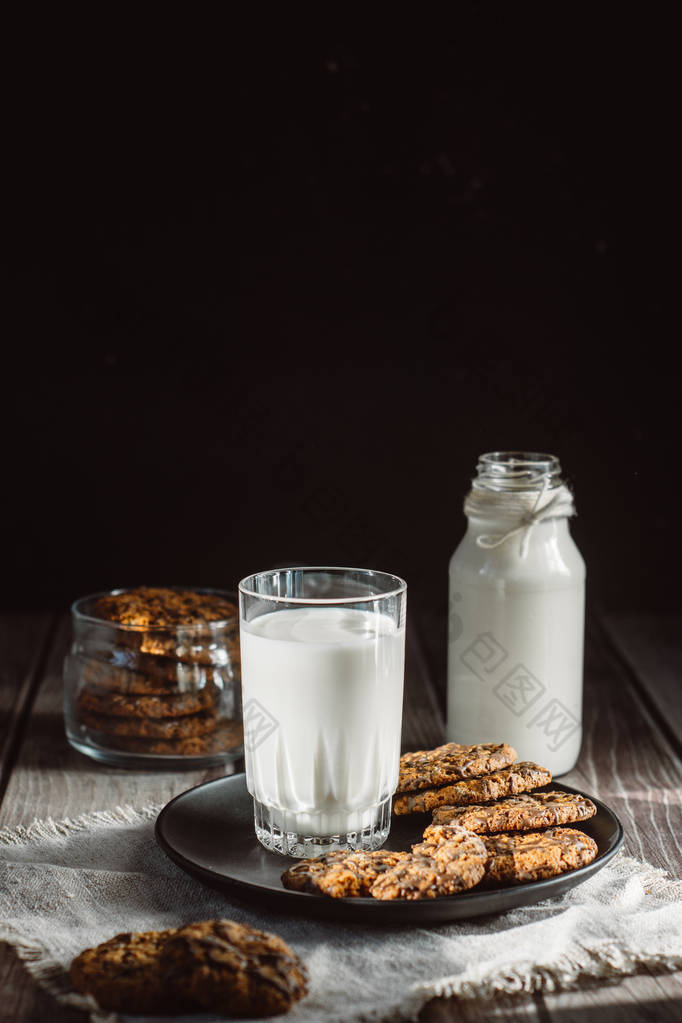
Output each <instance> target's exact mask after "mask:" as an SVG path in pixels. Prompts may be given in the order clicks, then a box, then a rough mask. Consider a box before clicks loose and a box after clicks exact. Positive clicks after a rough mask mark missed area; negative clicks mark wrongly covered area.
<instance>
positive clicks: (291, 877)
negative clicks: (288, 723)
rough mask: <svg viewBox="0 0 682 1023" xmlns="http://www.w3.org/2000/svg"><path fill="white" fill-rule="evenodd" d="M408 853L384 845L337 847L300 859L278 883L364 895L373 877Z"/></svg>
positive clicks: (335, 896) (327, 892) (299, 888)
mask: <svg viewBox="0 0 682 1023" xmlns="http://www.w3.org/2000/svg"><path fill="white" fill-rule="evenodd" d="M408 856H409V853H406V852H391V851H390V850H388V849H379V850H377V851H376V852H365V851H364V850H357V851H356V852H346V851H345V850H339V851H337V852H331V853H327V855H326V856H320V857H319V858H318V859H310V860H301V861H300V863H297V864H295V866H293V867H290V868H289V870H286V871H285V872H284V873H283V874H282V884H283V885H284V887H285V888H292V889H293V890H294V891H297V892H311V893H313V894H315V895H328V896H330V897H331V898H332V899H343V898H348V897H349V896H350V897H358V896H368V895H369V894H370V889H371V887H372V885H373V884H374V882H375V881H376V880H377V878H378V877H380V876H381V874H383V873H385V872H386V871H387V870H389V869H390V868H391V867H394V866H395V865H396V864H397V863H399V862H400V861H401V860H405V859H407V857H408Z"/></svg>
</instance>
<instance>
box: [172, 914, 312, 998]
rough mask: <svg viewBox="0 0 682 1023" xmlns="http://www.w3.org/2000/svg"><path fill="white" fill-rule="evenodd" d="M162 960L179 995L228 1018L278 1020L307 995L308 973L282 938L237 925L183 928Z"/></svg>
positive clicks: (223, 922) (214, 922) (219, 923)
mask: <svg viewBox="0 0 682 1023" xmlns="http://www.w3.org/2000/svg"><path fill="white" fill-rule="evenodd" d="M162 960H163V965H164V967H165V969H166V971H167V976H168V979H169V981H170V982H171V984H172V987H173V988H174V989H175V990H176V991H178V992H183V994H185V995H186V996H187V997H188V998H189V999H190V1000H191V1001H192V1002H193V1003H194V1005H195V1006H197V1007H201V1008H202V1009H205V1010H208V1011H212V1012H217V1013H225V1014H226V1015H229V1016H248V1017H259V1016H275V1015H278V1014H279V1013H282V1012H287V1010H288V1009H290V1008H291V1006H292V1005H293V1004H294V1002H297V1001H298V1000H299V999H300V998H303V997H304V995H306V994H307V992H308V976H307V971H306V968H305V966H304V965H303V963H302V962H301V960H300V959H299V958H298V956H297V955H296V953H295V952H293V951H292V949H291V948H290V947H289V946H288V945H287V944H286V942H285V941H284V940H283V939H282V938H280V937H278V936H277V935H276V934H268V933H266V932H265V931H258V930H256V929H255V928H253V927H247V926H246V925H245V924H238V923H235V922H234V921H232V920H207V921H205V922H202V923H195V924H189V925H188V926H187V927H181V928H179V929H178V930H177V931H176V932H175V933H174V934H173V935H171V936H170V938H169V939H168V941H167V942H166V943H165V944H164V947H163V952H162Z"/></svg>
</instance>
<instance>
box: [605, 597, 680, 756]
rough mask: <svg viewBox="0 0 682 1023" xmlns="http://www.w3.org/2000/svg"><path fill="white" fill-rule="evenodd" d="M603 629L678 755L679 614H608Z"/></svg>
mask: <svg viewBox="0 0 682 1023" xmlns="http://www.w3.org/2000/svg"><path fill="white" fill-rule="evenodd" d="M603 624H604V628H605V630H606V632H607V634H608V636H609V637H610V638H611V641H612V643H613V645H614V647H615V649H616V651H617V653H619V654H620V656H621V657H622V659H623V661H624V662H625V664H626V665H627V666H628V668H629V669H630V671H631V672H632V675H633V678H634V682H635V685H636V686H638V688H639V690H640V693H641V694H642V695H643V698H645V699H646V698H647V697H648V700H649V701H650V703H651V706H652V708H653V711H654V713H657V715H658V717H657V722H658V724H659V725H660V726H661V728H662V730H663V731H664V732H669V733H671V735H672V739H673V742H674V743H675V746H676V751H677V754H678V756H679V755H680V751H682V612H668V613H665V614H663V613H661V614H622V613H621V614H609V615H606V616H604V619H603Z"/></svg>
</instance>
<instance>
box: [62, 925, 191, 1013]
mask: <svg viewBox="0 0 682 1023" xmlns="http://www.w3.org/2000/svg"><path fill="white" fill-rule="evenodd" d="M173 934H175V931H174V930H170V931H147V932H146V933H143V934H130V933H128V934H117V935H116V937H115V938H111V939H110V940H109V941H105V942H103V943H102V944H101V945H97V947H96V948H86V949H85V951H84V952H81V954H80V955H78V956H76V958H75V959H74V960H73V962H72V963H71V969H70V971H69V973H70V976H71V983H72V984H73V986H74V988H75V989H76V991H79V992H80V993H81V994H90V995H93V996H94V998H96V1000H97V1002H98V1003H99V1005H100V1006H101V1008H103V1009H111V1010H113V1011H116V1012H132V1013H147V1012H152V1013H157V1012H181V1011H184V1010H188V1011H189V1009H191V1008H192V1005H191V1002H190V1001H189V1000H185V999H183V998H182V995H181V993H179V992H176V991H174V990H172V989H171V988H170V987H169V985H168V984H167V983H166V979H165V969H164V968H163V966H162V964H161V950H162V948H163V946H164V944H165V942H166V940H167V939H168V937H169V936H171V935H173Z"/></svg>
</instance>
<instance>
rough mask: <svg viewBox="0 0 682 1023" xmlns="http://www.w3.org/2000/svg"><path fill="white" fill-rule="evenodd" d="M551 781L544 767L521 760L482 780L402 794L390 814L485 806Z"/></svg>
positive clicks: (466, 780)
mask: <svg viewBox="0 0 682 1023" xmlns="http://www.w3.org/2000/svg"><path fill="white" fill-rule="evenodd" d="M551 780H552V775H551V773H550V772H549V771H548V770H547V768H546V767H541V766H540V765H539V764H533V763H530V762H529V761H527V760H524V761H522V762H521V763H519V764H512V765H511V767H503V768H502V769H501V770H499V771H494V772H493V773H492V774H486V775H483V777H481V778H465V779H464V780H463V781H456V782H453V783H452V784H451V785H443V786H441V787H440V788H437V789H422V790H421V791H419V792H404V793H403V794H402V795H397V796H396V797H395V799H394V800H393V812H394V813H396V814H406V813H427V812H428V811H429V810H433V809H434V807H438V806H460V805H462V804H467V803H487V802H488V801H489V800H491V799H500V798H501V797H503V796H513V795H516V794H517V793H519V792H529V791H530V790H531V789H538V788H540V786H541V785H548V784H549V782H550V781H551Z"/></svg>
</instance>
